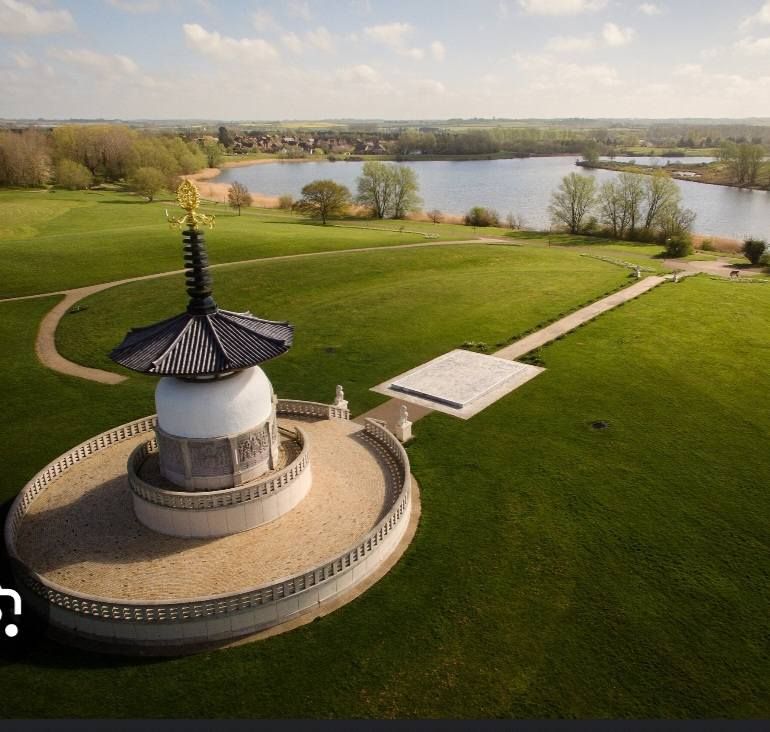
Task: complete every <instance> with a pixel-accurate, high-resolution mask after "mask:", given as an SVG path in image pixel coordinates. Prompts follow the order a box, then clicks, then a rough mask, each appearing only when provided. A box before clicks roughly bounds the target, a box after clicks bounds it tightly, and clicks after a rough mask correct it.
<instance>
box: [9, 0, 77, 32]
mask: <svg viewBox="0 0 770 732" xmlns="http://www.w3.org/2000/svg"><path fill="white" fill-rule="evenodd" d="M74 29H75V21H74V19H73V17H72V15H70V12H69V10H38V9H37V8H36V7H34V6H33V5H31V4H30V3H24V2H19V0H0V34H7V35H17V36H22V35H30V36H32V35H45V34H48V33H65V32H67V31H71V30H74Z"/></svg>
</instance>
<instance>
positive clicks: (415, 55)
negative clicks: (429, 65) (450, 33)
mask: <svg viewBox="0 0 770 732" xmlns="http://www.w3.org/2000/svg"><path fill="white" fill-rule="evenodd" d="M413 31H414V28H413V27H412V26H411V25H410V24H409V23H386V24H383V25H372V26H368V27H366V28H364V35H365V36H366V37H367V38H370V39H371V40H373V41H375V42H377V43H381V44H382V45H384V46H387V47H388V48H390V49H391V50H393V51H395V52H396V53H398V54H399V55H401V56H406V57H407V58H411V59H412V60H413V61H421V60H422V59H423V58H425V51H424V50H423V49H422V48H409V46H407V44H406V40H407V38H408V37H409V36H410V35H411V34H412V32H413ZM441 47H442V49H443V45H442V46H441ZM431 52H432V53H433V54H434V58H435V57H436V56H435V54H436V52H435V51H434V50H433V49H431ZM439 53H441V51H439Z"/></svg>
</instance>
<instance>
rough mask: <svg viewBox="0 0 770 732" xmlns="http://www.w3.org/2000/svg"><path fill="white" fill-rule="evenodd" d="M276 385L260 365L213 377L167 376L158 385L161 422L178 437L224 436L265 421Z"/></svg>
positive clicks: (168, 431) (160, 424) (159, 424)
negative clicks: (208, 378)
mask: <svg viewBox="0 0 770 732" xmlns="http://www.w3.org/2000/svg"><path fill="white" fill-rule="evenodd" d="M272 407H273V387H272V386H271V384H270V380H269V379H268V378H267V376H265V372H264V371H262V369H261V368H259V366H253V367H252V368H250V369H246V370H244V371H241V372H240V373H237V374H235V375H234V376H228V377H226V378H224V379H216V380H214V381H197V382H195V381H183V380H182V379H176V378H174V377H173V376H166V377H164V378H162V379H161V380H160V381H159V382H158V386H157V388H156V389H155V408H156V410H157V412H158V426H159V427H160V428H161V429H162V430H163V431H164V432H166V433H168V434H170V435H174V436H176V437H223V436H225V435H232V434H240V433H242V432H245V431H246V430H249V429H251V428H252V427H256V426H257V425H259V424H261V423H262V422H264V421H265V420H266V419H267V418H268V417H269V416H270V413H271V411H272Z"/></svg>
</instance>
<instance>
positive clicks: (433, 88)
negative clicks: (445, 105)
mask: <svg viewBox="0 0 770 732" xmlns="http://www.w3.org/2000/svg"><path fill="white" fill-rule="evenodd" d="M414 86H415V87H416V89H417V91H418V92H420V93H421V94H434V95H440V94H446V87H445V86H444V85H443V84H442V83H441V82H440V81H436V80H435V79H418V80H417V81H416V82H415V84H414Z"/></svg>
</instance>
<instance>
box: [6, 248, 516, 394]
mask: <svg viewBox="0 0 770 732" xmlns="http://www.w3.org/2000/svg"><path fill="white" fill-rule="evenodd" d="M501 242H502V243H508V242H507V240H506V239H495V238H484V237H477V238H475V239H460V240H457V241H430V242H416V243H412V244H393V245H390V246H380V247H357V248H354V249H331V250H326V251H322V252H303V253H302V254H281V255H278V256H275V257H259V258H256V259H244V260H240V261H237V262H222V263H221V264H212V265H209V267H210V269H223V268H225V267H237V266H243V265H248V264H257V263H259V262H275V261H280V260H284V259H303V258H307V257H325V256H332V255H335V254H351V253H360V254H363V253H366V252H383V251H391V250H400V249H418V248H423V247H441V246H450V245H456V244H490V243H501ZM184 271H185V270H183V269H175V270H171V271H170V272H156V273H155V274H149V275H140V276H138V277H128V278H126V279H123V280H115V281H113V282H102V283H99V284H96V285H88V286H86V287H77V288H74V289H71V290H57V291H55V292H42V293H39V294H35V295H23V296H21V297H8V298H3V299H0V305H2V303H4V302H17V301H19V300H33V299H39V298H42V297H52V296H54V295H64V298H63V299H62V300H61V301H60V302H58V303H57V304H56V305H55V306H54V307H53V308H52V309H51V310H49V311H48V313H46V315H45V317H44V318H43V320H42V321H41V322H40V328H39V329H38V332H37V338H36V340H35V353H36V354H37V357H38V359H39V360H40V362H41V363H42V364H43V366H46V367H47V368H49V369H53V370H54V371H58V372H59V373H62V374H66V375H67V376H77V377H79V378H81V379H88V380H89V381H96V382H99V383H100V384H120V383H121V382H123V381H125V380H126V378H127V377H126V376H122V375H121V374H116V373H114V372H112V371H104V370H102V369H93V368H89V367H88V366H81V365H80V364H78V363H75V362H73V361H69V360H68V359H66V358H64V356H62V355H61V354H60V353H59V351H58V350H57V349H56V328H57V327H58V326H59V321H60V320H61V319H62V317H64V315H65V314H66V313H67V312H68V311H69V310H70V309H71V308H72V307H73V306H74V305H75V304H76V303H78V302H80V300H83V299H84V298H86V297H88V296H89V295H94V294H96V293H97V292H102V291H103V290H108V289H109V288H111V287H117V286H118V285H125V284H128V283H130V282H140V281H142V280H154V279H157V278H160V277H171V276H174V275H180V274H184Z"/></svg>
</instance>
